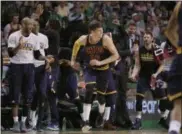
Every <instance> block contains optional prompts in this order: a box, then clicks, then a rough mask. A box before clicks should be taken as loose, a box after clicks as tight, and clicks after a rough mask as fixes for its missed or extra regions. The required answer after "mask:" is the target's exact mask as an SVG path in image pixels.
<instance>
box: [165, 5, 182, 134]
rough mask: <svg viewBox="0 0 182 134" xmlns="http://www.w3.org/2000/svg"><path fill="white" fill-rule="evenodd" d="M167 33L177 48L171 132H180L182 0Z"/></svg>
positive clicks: (172, 73) (171, 93) (172, 77)
mask: <svg viewBox="0 0 182 134" xmlns="http://www.w3.org/2000/svg"><path fill="white" fill-rule="evenodd" d="M165 35H166V36H167V38H168V39H169V41H170V43H171V44H172V45H173V46H174V47H175V48H176V55H175V57H174V60H173V62H172V65H171V68H170V71H169V75H170V76H169V77H170V79H169V83H168V88H169V99H170V100H171V101H173V105H174V107H173V110H172V112H171V118H170V124H169V134H180V128H181V121H182V116H181V114H182V69H181V68H182V2H178V3H177V4H176V6H175V8H174V11H173V13H172V15H171V18H170V20H169V23H168V26H167V29H166V31H165Z"/></svg>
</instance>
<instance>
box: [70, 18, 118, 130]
mask: <svg viewBox="0 0 182 134" xmlns="http://www.w3.org/2000/svg"><path fill="white" fill-rule="evenodd" d="M81 46H84V48H83V49H84V53H85V54H84V56H85V58H86V59H87V62H88V65H89V66H88V68H87V69H86V70H85V72H84V73H85V82H86V97H85V102H84V106H83V111H84V112H83V116H84V122H85V124H84V127H83V128H82V130H83V131H87V130H89V129H90V128H91V127H90V126H89V116H90V111H91V103H92V94H93V88H94V87H93V84H92V83H91V81H92V77H94V76H96V88H97V97H98V102H99V113H100V117H102V116H103V113H104V109H105V94H106V92H107V88H108V82H109V79H110V75H109V74H110V70H109V63H111V62H114V61H116V60H117V59H118V58H119V54H118V52H117V50H116V48H115V46H114V43H113V41H112V39H111V38H110V37H109V36H108V35H105V34H103V28H102V25H101V23H100V22H98V21H96V20H93V21H91V22H90V24H89V34H88V35H83V36H81V37H80V38H79V39H78V40H77V41H76V42H75V44H74V47H73V52H72V59H71V65H72V67H73V68H75V67H76V57H77V53H78V51H79V49H80V47H81ZM109 55H111V56H109ZM111 93H112V92H111Z"/></svg>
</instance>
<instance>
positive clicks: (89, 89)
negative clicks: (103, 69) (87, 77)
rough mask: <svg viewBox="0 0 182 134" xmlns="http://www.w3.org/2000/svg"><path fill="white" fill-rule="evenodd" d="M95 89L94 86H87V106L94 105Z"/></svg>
mask: <svg viewBox="0 0 182 134" xmlns="http://www.w3.org/2000/svg"><path fill="white" fill-rule="evenodd" d="M93 88H94V84H87V85H86V93H85V101H84V102H85V103H87V104H90V103H92V96H93Z"/></svg>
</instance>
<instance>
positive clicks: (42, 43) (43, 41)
mask: <svg viewBox="0 0 182 134" xmlns="http://www.w3.org/2000/svg"><path fill="white" fill-rule="evenodd" d="M37 37H38V45H39V48H40V49H39V51H40V53H41V55H42V56H45V51H44V49H47V48H48V47H49V45H48V38H47V36H46V35H44V34H42V33H38V35H37ZM44 64H45V61H42V60H36V59H35V60H34V65H35V67H38V66H41V65H44Z"/></svg>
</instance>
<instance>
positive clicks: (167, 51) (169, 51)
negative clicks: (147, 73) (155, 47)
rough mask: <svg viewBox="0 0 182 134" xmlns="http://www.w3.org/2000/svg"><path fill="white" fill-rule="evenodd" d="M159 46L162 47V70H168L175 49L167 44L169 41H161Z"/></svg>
mask: <svg viewBox="0 0 182 134" xmlns="http://www.w3.org/2000/svg"><path fill="white" fill-rule="evenodd" d="M161 48H162V49H163V52H164V53H163V58H164V64H163V66H164V70H165V71H169V70H170V67H171V64H172V61H173V57H174V55H175V54H176V50H175V48H174V47H173V46H171V45H170V44H169V42H167V41H166V42H163V43H162V44H161Z"/></svg>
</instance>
